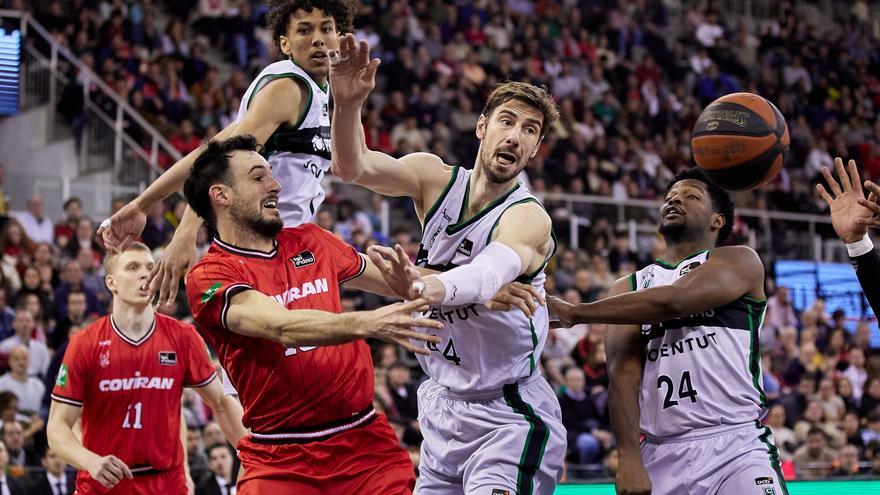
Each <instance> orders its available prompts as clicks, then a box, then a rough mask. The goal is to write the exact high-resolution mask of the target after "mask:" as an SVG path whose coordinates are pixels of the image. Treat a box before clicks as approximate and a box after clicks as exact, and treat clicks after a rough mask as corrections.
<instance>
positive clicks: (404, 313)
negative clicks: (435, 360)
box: [360, 298, 443, 356]
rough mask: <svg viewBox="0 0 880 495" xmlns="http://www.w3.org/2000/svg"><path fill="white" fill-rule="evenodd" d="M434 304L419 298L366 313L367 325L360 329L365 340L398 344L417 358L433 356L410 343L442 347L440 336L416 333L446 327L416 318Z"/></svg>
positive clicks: (436, 322) (421, 347) (364, 323)
mask: <svg viewBox="0 0 880 495" xmlns="http://www.w3.org/2000/svg"><path fill="white" fill-rule="evenodd" d="M430 302H431V301H430V300H429V299H426V298H419V299H416V300H414V301H408V302H402V303H396V304H391V305H389V306H384V307H382V308H379V309H376V310H373V311H365V312H364V313H363V315H364V316H363V321H361V322H360V328H362V329H363V330H364V333H365V335H364V337H367V338H369V337H372V338H374V339H379V340H383V341H385V342H390V343H392V344H397V345H399V346H400V347H403V348H404V349H406V350H408V351H410V352H414V353H416V354H422V355H425V356H427V355H429V354H430V351H429V350H428V349H426V348H425V347H424V346H421V345H417V344H414V343H413V342H410V339H412V340H416V341H420V342H426V343H432V344H439V343H440V338H439V337H437V336H436V335H433V334H430V333H424V332H419V331H417V330H416V329H417V328H422V329H428V330H432V329H433V330H441V329H442V328H443V324H442V323H440V322H439V321H437V320H430V319H427V318H416V317H413V316H412V314H413V313H415V312H421V311H427V310H428V308H430Z"/></svg>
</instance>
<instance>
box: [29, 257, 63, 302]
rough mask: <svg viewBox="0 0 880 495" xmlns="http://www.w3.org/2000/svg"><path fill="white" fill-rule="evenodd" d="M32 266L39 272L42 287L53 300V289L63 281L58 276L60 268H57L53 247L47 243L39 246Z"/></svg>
mask: <svg viewBox="0 0 880 495" xmlns="http://www.w3.org/2000/svg"><path fill="white" fill-rule="evenodd" d="M31 266H33V267H34V268H36V269H37V272H39V274H40V284H41V287H42V289H43V290H44V291H46V293H47V294H48V295H49V299H50V300H51V299H52V291H53V287H55V286H57V285H58V284H59V283H60V280H61V279H60V278H59V276H58V268H57V267H56V260H55V259H54V254H53V251H52V246H51V245H49V244H45V243H43V244H37V247H36V248H35V249H34V262H33V263H32V264H31Z"/></svg>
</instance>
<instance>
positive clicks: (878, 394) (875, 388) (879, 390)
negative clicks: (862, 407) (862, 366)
mask: <svg viewBox="0 0 880 495" xmlns="http://www.w3.org/2000/svg"><path fill="white" fill-rule="evenodd" d="M865 395H867V396H868V397H871V398H872V399H878V400H880V378H869V379H868V384H867V387H865Z"/></svg>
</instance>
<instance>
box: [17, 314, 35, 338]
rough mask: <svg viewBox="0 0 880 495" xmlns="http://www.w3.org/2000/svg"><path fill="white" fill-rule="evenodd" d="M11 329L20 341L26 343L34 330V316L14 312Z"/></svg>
mask: <svg viewBox="0 0 880 495" xmlns="http://www.w3.org/2000/svg"><path fill="white" fill-rule="evenodd" d="M12 329H13V330H15V334H16V335H18V338H20V339H21V340H22V341H24V342H27V341H28V340H30V338H31V332H32V331H33V329H34V316H33V315H32V314H30V312H28V311H16V312H15V318H14V319H13V320H12Z"/></svg>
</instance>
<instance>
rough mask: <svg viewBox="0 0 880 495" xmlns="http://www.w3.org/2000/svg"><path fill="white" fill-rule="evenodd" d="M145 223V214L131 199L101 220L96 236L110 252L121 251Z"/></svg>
mask: <svg viewBox="0 0 880 495" xmlns="http://www.w3.org/2000/svg"><path fill="white" fill-rule="evenodd" d="M146 225H147V215H146V213H144V212H143V210H141V209H140V208H139V207H138V206H137V205H136V204H135V203H134V201H132V202H131V203H128V204H127V205H125V206H123V207H122V208H120V209H119V211H117V212H116V213H114V214H113V216H112V217H110V218H108V219H106V220H104V221H103V222H101V225H100V226H99V227H98V236H100V237H101V239H102V240H103V241H104V247H105V248H106V249H107V251H109V252H111V253H118V252H121V251H122V250H123V249H125V248H126V247H128V245H129V244H130V243H131V241H133V240H135V239H137V238H138V236H140V235H141V232H143V231H144V226H146Z"/></svg>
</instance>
